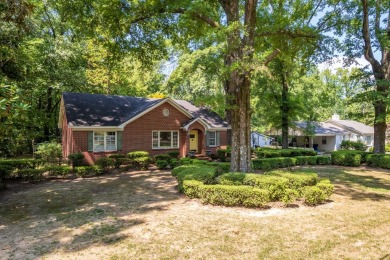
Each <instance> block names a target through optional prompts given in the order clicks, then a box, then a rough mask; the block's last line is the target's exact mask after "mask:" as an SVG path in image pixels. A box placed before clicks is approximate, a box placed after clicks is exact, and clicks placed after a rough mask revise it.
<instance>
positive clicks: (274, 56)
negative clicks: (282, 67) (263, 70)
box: [264, 49, 280, 66]
mask: <svg viewBox="0 0 390 260" xmlns="http://www.w3.org/2000/svg"><path fill="white" fill-rule="evenodd" d="M279 53H280V50H279V49H276V50H274V51H273V52H272V53H271V54H270V55H268V56H267V57H266V58H265V60H264V65H265V66H268V63H270V62H271V61H272V60H273V59H275V58H276V56H278V54H279Z"/></svg>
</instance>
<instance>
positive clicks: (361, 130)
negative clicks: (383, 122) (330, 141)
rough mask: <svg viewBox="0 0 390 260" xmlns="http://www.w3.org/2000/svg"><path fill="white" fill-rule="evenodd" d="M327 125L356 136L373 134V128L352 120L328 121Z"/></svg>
mask: <svg viewBox="0 0 390 260" xmlns="http://www.w3.org/2000/svg"><path fill="white" fill-rule="evenodd" d="M326 122H327V123H330V124H334V125H336V126H338V127H341V128H344V129H345V130H348V131H351V132H355V133H358V134H374V127H372V126H368V125H365V124H363V123H360V122H357V121H353V120H328V121H326Z"/></svg>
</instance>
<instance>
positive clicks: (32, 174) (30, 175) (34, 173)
mask: <svg viewBox="0 0 390 260" xmlns="http://www.w3.org/2000/svg"><path fill="white" fill-rule="evenodd" d="M45 171H46V170H45V169H23V170H20V171H19V175H20V176H21V177H22V178H23V179H24V180H27V181H41V180H43V173H44V172H45Z"/></svg>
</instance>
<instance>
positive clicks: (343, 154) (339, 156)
mask: <svg viewBox="0 0 390 260" xmlns="http://www.w3.org/2000/svg"><path fill="white" fill-rule="evenodd" d="M361 153H362V152H360V151H349V150H340V151H336V152H332V154H331V158H332V159H331V160H332V164H335V165H343V166H360V164H361V160H362V155H361Z"/></svg>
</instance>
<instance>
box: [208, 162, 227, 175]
mask: <svg viewBox="0 0 390 260" xmlns="http://www.w3.org/2000/svg"><path fill="white" fill-rule="evenodd" d="M207 165H210V166H214V167H216V168H217V175H218V176H219V175H221V174H224V173H228V172H230V163H229V162H209V163H208V164H207Z"/></svg>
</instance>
